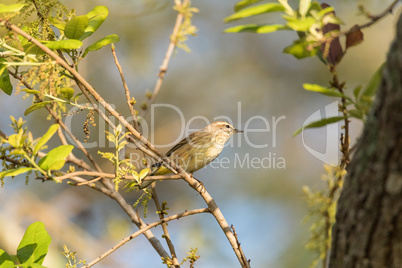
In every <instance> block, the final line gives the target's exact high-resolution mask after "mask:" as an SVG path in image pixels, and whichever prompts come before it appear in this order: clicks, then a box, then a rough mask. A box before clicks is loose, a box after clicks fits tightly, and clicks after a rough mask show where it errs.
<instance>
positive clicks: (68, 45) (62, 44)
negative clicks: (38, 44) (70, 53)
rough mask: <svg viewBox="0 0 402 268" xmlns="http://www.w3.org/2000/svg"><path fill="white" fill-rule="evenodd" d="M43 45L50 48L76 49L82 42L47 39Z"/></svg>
mask: <svg viewBox="0 0 402 268" xmlns="http://www.w3.org/2000/svg"><path fill="white" fill-rule="evenodd" d="M44 45H45V46H47V47H48V48H50V49H77V48H80V47H81V46H82V45H83V43H82V42H81V41H80V40H76V39H69V40H60V41H47V42H44Z"/></svg>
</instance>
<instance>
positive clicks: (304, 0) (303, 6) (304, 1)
mask: <svg viewBox="0 0 402 268" xmlns="http://www.w3.org/2000/svg"><path fill="white" fill-rule="evenodd" d="M310 5H311V0H300V2H299V13H300V15H301V16H302V17H304V16H306V14H307V12H308V10H309V9H310Z"/></svg>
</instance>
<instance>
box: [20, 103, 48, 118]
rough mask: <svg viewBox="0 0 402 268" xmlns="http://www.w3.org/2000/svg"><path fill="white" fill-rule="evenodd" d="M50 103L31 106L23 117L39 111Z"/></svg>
mask: <svg viewBox="0 0 402 268" xmlns="http://www.w3.org/2000/svg"><path fill="white" fill-rule="evenodd" d="M49 103H52V101H42V102H37V103H34V104H32V105H31V106H29V107H28V109H26V110H25V112H24V115H25V116H27V115H28V114H30V113H32V112H33V111H36V110H39V109H40V108H43V107H45V106H46V105H47V104H49Z"/></svg>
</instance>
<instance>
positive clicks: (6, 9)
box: [0, 4, 25, 13]
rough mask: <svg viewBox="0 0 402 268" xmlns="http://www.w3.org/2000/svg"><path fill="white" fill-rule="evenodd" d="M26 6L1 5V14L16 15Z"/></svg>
mask: <svg viewBox="0 0 402 268" xmlns="http://www.w3.org/2000/svg"><path fill="white" fill-rule="evenodd" d="M24 6H25V4H12V5H5V4H0V13H15V12H18V11H20V9H21V8H23V7H24Z"/></svg>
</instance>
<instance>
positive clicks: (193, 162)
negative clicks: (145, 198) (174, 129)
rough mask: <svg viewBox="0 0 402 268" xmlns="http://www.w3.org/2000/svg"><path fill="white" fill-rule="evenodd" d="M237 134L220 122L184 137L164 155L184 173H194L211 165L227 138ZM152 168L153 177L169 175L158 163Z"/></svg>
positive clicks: (148, 181)
mask: <svg viewBox="0 0 402 268" xmlns="http://www.w3.org/2000/svg"><path fill="white" fill-rule="evenodd" d="M239 132H243V131H241V130H237V129H235V128H234V127H233V126H232V125H231V124H229V123H226V122H222V121H219V122H215V123H212V124H210V125H208V126H206V127H205V128H203V129H200V130H198V131H196V132H194V133H192V134H190V135H188V136H187V137H185V138H184V139H183V140H182V141H180V142H179V143H178V144H176V145H175V146H173V148H172V149H170V150H169V151H168V152H167V153H166V157H168V158H169V159H170V160H172V161H173V162H175V163H176V164H178V165H180V166H181V167H182V168H183V169H184V170H185V171H186V172H188V173H194V172H195V171H197V170H199V169H201V168H203V167H205V166H206V165H208V164H209V163H211V162H212V161H213V160H214V159H215V158H216V157H217V156H218V155H219V154H220V153H221V152H222V149H223V147H224V145H225V143H226V142H227V141H228V140H229V138H230V137H231V136H232V135H233V134H235V133H239ZM152 167H153V168H156V170H155V171H154V172H153V175H165V174H169V173H171V171H170V170H169V169H168V168H166V167H165V166H162V165H161V164H160V163H156V164H154V165H153V166H152ZM154 181H155V180H147V181H144V182H143V183H142V185H141V187H140V188H141V189H142V188H145V187H147V186H148V185H150V184H151V183H153V182H154Z"/></svg>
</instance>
